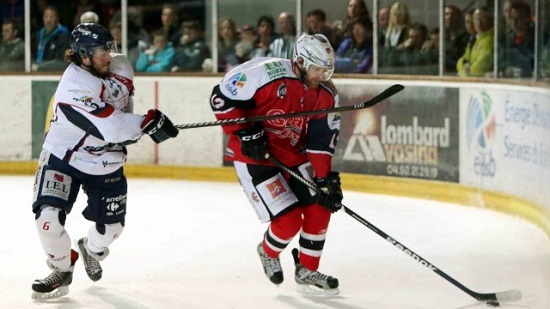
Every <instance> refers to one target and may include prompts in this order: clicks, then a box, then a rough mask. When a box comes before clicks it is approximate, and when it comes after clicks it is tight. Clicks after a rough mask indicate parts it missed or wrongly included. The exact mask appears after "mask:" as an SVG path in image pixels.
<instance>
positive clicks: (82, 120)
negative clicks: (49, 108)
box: [57, 104, 114, 140]
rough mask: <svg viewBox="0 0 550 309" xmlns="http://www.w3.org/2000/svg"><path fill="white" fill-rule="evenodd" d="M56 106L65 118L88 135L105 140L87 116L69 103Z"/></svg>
mask: <svg viewBox="0 0 550 309" xmlns="http://www.w3.org/2000/svg"><path fill="white" fill-rule="evenodd" d="M57 106H58V107H59V109H60V110H61V112H63V114H64V115H65V117H67V120H68V121H69V122H71V123H72V124H74V125H75V126H77V127H79V128H80V129H82V130H83V131H84V132H86V133H89V134H90V135H92V136H94V137H97V138H99V139H101V140H105V138H104V137H103V135H102V134H101V132H99V129H98V128H97V127H96V126H95V125H94V124H93V123H92V122H91V121H90V120H89V119H88V118H86V117H85V116H84V115H82V114H81V113H79V112H77V111H76V110H75V109H74V108H73V107H72V106H71V105H69V104H58V105H57ZM111 109H113V107H112V106H111ZM113 110H114V109H113ZM111 112H112V111H111Z"/></svg>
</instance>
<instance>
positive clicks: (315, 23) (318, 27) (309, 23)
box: [306, 9, 337, 47]
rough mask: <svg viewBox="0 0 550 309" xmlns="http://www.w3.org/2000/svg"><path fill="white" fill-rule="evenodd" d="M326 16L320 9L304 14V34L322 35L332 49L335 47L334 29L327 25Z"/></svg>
mask: <svg viewBox="0 0 550 309" xmlns="http://www.w3.org/2000/svg"><path fill="white" fill-rule="evenodd" d="M326 21H327V14H326V13H325V11H323V10H321V9H314V10H311V11H309V12H308V13H307V14H306V33H307V34H311V35H313V34H317V33H320V34H322V35H324V36H325V37H326V38H327V39H328V40H329V42H330V44H331V45H332V46H334V47H337V46H336V45H334V44H335V39H336V33H335V32H334V29H332V27H330V26H329V25H327V23H326Z"/></svg>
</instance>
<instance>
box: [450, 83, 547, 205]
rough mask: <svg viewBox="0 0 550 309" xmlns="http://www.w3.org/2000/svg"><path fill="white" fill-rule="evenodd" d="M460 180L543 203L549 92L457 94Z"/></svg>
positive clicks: (469, 91) (470, 90) (469, 90)
mask: <svg viewBox="0 0 550 309" xmlns="http://www.w3.org/2000/svg"><path fill="white" fill-rule="evenodd" d="M460 112H461V114H462V115H463V116H462V117H461V123H460V132H461V136H460V139H461V145H462V147H461V151H460V161H461V170H460V182H461V183H463V184H466V185H472V186H476V187H479V188H483V189H487V190H492V191H498V192H507V193H511V194H514V195H517V196H519V197H523V198H527V199H531V200H534V201H536V202H538V203H540V204H541V205H548V200H549V199H550V190H548V188H549V185H550V176H549V174H550V173H549V172H550V139H549V138H548V136H550V93H548V92H546V93H545V92H534V91H532V90H528V89H525V90H524V91H518V90H513V89H511V90H509V91H507V90H502V89H500V90H499V89H494V90H493V89H482V88H466V89H462V90H461V91H460Z"/></svg>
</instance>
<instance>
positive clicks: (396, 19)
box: [384, 2, 410, 50]
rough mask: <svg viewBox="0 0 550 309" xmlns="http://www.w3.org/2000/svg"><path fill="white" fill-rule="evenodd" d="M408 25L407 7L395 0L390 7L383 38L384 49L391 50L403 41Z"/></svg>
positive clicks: (405, 37) (407, 31)
mask: <svg viewBox="0 0 550 309" xmlns="http://www.w3.org/2000/svg"><path fill="white" fill-rule="evenodd" d="M409 26H410V17H409V8H408V7H407V6H406V5H405V4H403V3H401V2H395V3H394V4H393V5H392V6H391V7H390V20H389V22H388V28H387V29H386V37H385V38H384V49H390V50H391V49H394V48H396V47H397V45H399V44H402V43H403V42H405V40H406V39H407V34H408V33H409Z"/></svg>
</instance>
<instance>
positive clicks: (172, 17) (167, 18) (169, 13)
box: [159, 4, 181, 47]
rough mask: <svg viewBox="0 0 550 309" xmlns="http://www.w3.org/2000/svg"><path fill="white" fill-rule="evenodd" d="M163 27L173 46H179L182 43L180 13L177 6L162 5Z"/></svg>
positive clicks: (161, 18)
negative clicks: (179, 24)
mask: <svg viewBox="0 0 550 309" xmlns="http://www.w3.org/2000/svg"><path fill="white" fill-rule="evenodd" d="M160 21H161V24H162V26H161V28H160V29H159V30H161V31H163V32H164V33H165V34H166V37H167V38H168V42H170V44H171V45H172V46H173V47H177V46H178V45H179V43H180V37H181V29H180V27H178V15H177V11H176V8H175V7H174V6H173V5H172V4H165V5H163V6H162V11H161V15H160Z"/></svg>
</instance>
